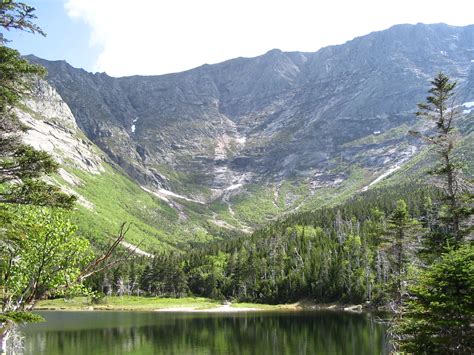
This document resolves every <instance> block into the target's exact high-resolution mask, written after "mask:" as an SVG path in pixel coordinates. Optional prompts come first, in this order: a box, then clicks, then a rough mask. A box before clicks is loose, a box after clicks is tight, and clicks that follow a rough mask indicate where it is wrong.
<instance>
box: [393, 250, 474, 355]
mask: <svg viewBox="0 0 474 355" xmlns="http://www.w3.org/2000/svg"><path fill="white" fill-rule="evenodd" d="M409 291H410V294H411V297H410V299H408V300H407V301H406V303H405V308H404V312H403V313H402V314H401V315H400V317H399V318H397V322H396V327H395V331H396V333H397V334H398V335H399V345H400V347H401V349H402V350H404V351H408V352H413V353H416V354H435V353H436V354H472V352H473V351H474V348H473V344H474V330H473V328H472V323H473V322H474V247H473V246H472V245H465V246H462V247H460V248H459V249H457V250H452V251H450V252H448V253H446V254H444V255H443V257H442V258H441V260H439V261H438V262H436V263H435V264H433V265H432V266H431V267H429V268H428V269H426V270H424V271H422V272H421V273H420V274H419V276H418V277H416V279H415V280H414V282H413V284H412V286H411V287H410V290H409Z"/></svg>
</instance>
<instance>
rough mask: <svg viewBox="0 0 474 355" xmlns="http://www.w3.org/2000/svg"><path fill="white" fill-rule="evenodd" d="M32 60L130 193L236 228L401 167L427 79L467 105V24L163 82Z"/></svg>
mask: <svg viewBox="0 0 474 355" xmlns="http://www.w3.org/2000/svg"><path fill="white" fill-rule="evenodd" d="M31 59H32V60H33V61H36V62H39V63H40V64H42V65H44V66H46V68H47V69H48V71H49V76H48V78H47V80H48V81H49V82H50V83H51V84H52V85H53V86H54V87H55V88H56V90H57V91H58V92H59V94H60V95H61V97H62V98H63V99H64V100H65V102H66V103H67V104H68V105H69V106H70V108H71V110H72V111H73V113H74V116H75V117H76V120H77V123H78V125H79V127H80V128H81V129H82V130H83V131H84V133H85V134H86V135H87V137H88V138H89V139H91V140H92V141H93V142H94V143H96V144H97V145H98V146H99V147H100V148H101V149H102V150H103V151H104V152H105V153H106V154H107V155H108V156H109V158H110V159H112V160H113V161H114V162H115V163H117V164H118V165H119V166H120V167H121V168H123V169H124V170H125V171H126V173H127V174H128V175H129V176H130V177H131V178H132V179H133V180H135V181H136V182H137V183H138V184H139V185H142V186H143V187H144V188H146V189H149V190H151V191H154V192H155V193H159V192H160V191H163V190H164V191H172V192H173V193H176V194H178V195H182V196H185V197H187V198H189V199H192V200H197V201H200V202H203V203H205V204H206V205H207V206H209V207H210V208H211V209H213V211H214V212H215V213H217V214H218V215H222V213H224V212H223V209H224V210H226V212H225V213H226V214H227V215H226V221H227V222H229V223H230V224H232V225H238V224H239V223H241V222H242V221H244V222H245V223H244V224H250V225H253V226H257V225H260V224H261V223H262V222H264V221H265V220H266V219H267V218H269V216H271V215H272V214H273V215H275V214H276V215H278V214H280V213H283V212H284V211H290V210H292V209H295V208H299V207H298V206H301V203H302V201H306V202H308V201H313V202H311V203H312V204H314V203H321V202H322V200H324V198H327V199H330V197H329V192H330V191H329V190H328V189H333V190H341V193H342V194H344V193H346V192H347V191H349V190H351V191H353V190H359V189H361V188H363V187H364V186H368V185H369V184H370V183H371V182H372V181H374V180H376V179H377V178H378V177H380V175H382V174H383V173H384V172H386V171H387V170H390V169H394V168H395V167H397V166H401V165H403V164H404V163H405V162H407V161H409V160H410V158H411V157H412V156H414V155H415V154H416V152H417V151H419V147H420V142H418V141H416V140H414V139H413V138H410V137H408V136H407V135H406V132H407V131H408V129H410V128H413V126H414V125H419V124H420V123H418V122H417V121H416V120H415V117H414V110H415V108H416V103H417V102H420V101H423V99H424V97H425V95H426V89H427V87H428V86H429V80H430V78H431V77H433V75H434V74H435V73H436V72H437V71H439V70H445V71H446V72H448V74H449V75H450V76H451V77H453V78H454V79H456V80H458V83H459V94H460V97H461V101H463V100H464V101H474V91H473V90H474V89H473V87H474V68H473V67H474V26H465V27H455V26H448V25H423V24H419V25H398V26H394V27H392V28H390V29H388V30H385V31H378V32H374V33H371V34H369V35H366V36H361V37H357V38H355V39H353V40H351V41H348V42H346V43H345V44H341V45H336V46H329V47H325V48H322V49H320V50H318V51H317V52H314V53H301V52H282V51H280V50H271V51H269V52H267V53H265V54H264V55H262V56H258V57H254V58H235V59H231V60H228V61H224V62H222V63H218V64H213V65H203V66H200V67H197V68H194V69H191V70H187V71H185V72H181V73H172V74H165V75H159V76H130V77H122V78H113V77H109V76H108V75H106V74H100V73H99V74H97V73H96V74H91V73H87V72H86V71H84V70H80V69H74V68H72V67H71V66H69V65H68V64H67V63H65V62H48V61H43V60H40V59H37V58H31ZM364 140H365V141H371V143H364ZM357 142H359V143H357ZM360 142H362V143H360ZM374 142H375V143H374ZM283 185H285V186H287V187H288V189H289V190H291V192H288V191H286V192H284V191H283V192H282V193H286V195H285V197H284V198H283V202H282V204H281V205H280V204H279V202H277V200H278V198H279V194H280V190H281V186H283ZM344 191H346V192H344ZM271 195H273V198H271ZM255 196H261V198H258V202H255V198H256V197H255ZM264 196H265V197H264ZM323 196H324V198H323ZM168 197H169V194H168ZM315 201H319V202H315ZM306 202H303V205H304V204H306ZM252 203H257V204H262V203H263V204H264V205H265V206H266V207H265V208H263V209H264V211H266V212H265V213H263V217H262V216H259V217H255V218H254V217H253V216H251V213H250V214H249V211H248V209H249V206H248V204H252ZM275 206H277V207H275Z"/></svg>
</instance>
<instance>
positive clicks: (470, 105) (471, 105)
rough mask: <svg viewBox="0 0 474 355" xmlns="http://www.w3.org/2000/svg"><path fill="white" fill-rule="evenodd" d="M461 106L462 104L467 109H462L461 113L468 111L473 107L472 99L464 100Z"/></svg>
mask: <svg viewBox="0 0 474 355" xmlns="http://www.w3.org/2000/svg"><path fill="white" fill-rule="evenodd" d="M461 106H464V107H466V108H467V110H463V111H462V113H463V114H466V113H470V112H471V111H472V110H473V109H474V101H470V102H465V103H463V104H462V105H461Z"/></svg>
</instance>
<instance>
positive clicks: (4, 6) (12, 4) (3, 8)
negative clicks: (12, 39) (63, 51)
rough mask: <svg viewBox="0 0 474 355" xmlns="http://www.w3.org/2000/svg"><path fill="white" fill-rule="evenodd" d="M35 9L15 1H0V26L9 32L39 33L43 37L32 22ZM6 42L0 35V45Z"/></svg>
mask: <svg viewBox="0 0 474 355" xmlns="http://www.w3.org/2000/svg"><path fill="white" fill-rule="evenodd" d="M34 11H35V8H34V7H32V6H29V5H27V4H25V3H22V2H17V1H15V0H2V2H1V3H0V26H1V27H3V28H4V29H6V30H7V31H10V30H11V29H16V30H22V31H26V32H30V33H39V34H42V35H43V36H44V35H45V34H44V32H43V31H42V30H41V28H40V27H39V26H37V25H36V24H35V23H34V22H32V20H34V19H36V16H35V14H34V13H33V12H34ZM5 42H8V40H7V39H6V38H5V37H4V36H3V33H1V34H0V44H4V43H5Z"/></svg>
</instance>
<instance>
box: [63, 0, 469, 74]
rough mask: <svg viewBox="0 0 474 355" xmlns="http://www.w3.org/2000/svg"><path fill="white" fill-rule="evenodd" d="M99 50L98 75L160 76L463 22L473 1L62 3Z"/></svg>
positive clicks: (466, 21) (117, 0)
mask: <svg viewBox="0 0 474 355" xmlns="http://www.w3.org/2000/svg"><path fill="white" fill-rule="evenodd" d="M66 1H67V2H66V5H65V6H66V9H67V12H68V14H69V16H71V17H74V18H79V19H81V20H83V21H85V22H86V23H87V24H88V25H89V26H90V27H91V29H92V37H91V41H92V42H93V43H94V44H98V45H99V46H101V48H102V52H101V54H100V55H99V57H98V59H97V63H96V68H95V69H96V70H97V71H106V72H107V73H108V74H110V75H114V76H122V75H133V74H163V73H169V72H177V71H182V70H186V69H190V68H193V67H196V66H199V65H202V64H204V63H216V62H219V61H223V60H226V59H230V58H234V57H238V56H256V55H259V54H262V53H264V52H266V51H268V50H270V49H272V48H280V49H282V50H287V51H290V50H298V51H311V52H312V51H316V50H317V49H319V48H320V47H322V46H326V45H330V44H339V43H343V42H345V41H347V40H350V39H352V38H353V37H355V36H360V35H364V34H367V33H369V32H371V31H376V30H382V29H385V28H388V27H389V26H391V25H394V24H397V23H417V22H424V23H436V22H446V23H449V24H453V25H466V24H469V23H471V22H472V12H471V11H467V10H466V9H470V8H472V3H471V1H472V0H451V1H450V2H449V4H447V3H446V1H440V0H415V1H413V0H398V1H397V0H393V1H380V0H359V1H352V0H350V1H349V0H348V1H342V0H333V1H325V2H319V1H315V0H292V1H282V0H166V1H163V0H134V1H125V0H66Z"/></svg>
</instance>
